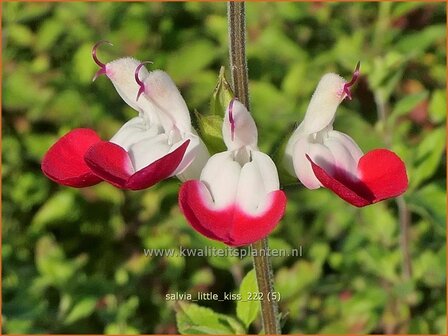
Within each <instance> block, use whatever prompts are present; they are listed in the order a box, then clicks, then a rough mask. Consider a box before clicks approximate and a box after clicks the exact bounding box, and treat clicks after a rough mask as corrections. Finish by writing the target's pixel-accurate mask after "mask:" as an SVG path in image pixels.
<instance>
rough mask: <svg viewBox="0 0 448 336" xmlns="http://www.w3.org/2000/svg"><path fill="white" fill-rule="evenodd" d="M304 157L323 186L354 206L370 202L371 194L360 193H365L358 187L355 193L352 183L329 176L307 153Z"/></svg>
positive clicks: (371, 199) (361, 205)
mask: <svg viewBox="0 0 448 336" xmlns="http://www.w3.org/2000/svg"><path fill="white" fill-rule="evenodd" d="M306 158H307V159H308V161H309V162H310V163H311V166H312V168H313V172H314V174H315V175H316V177H317V179H318V180H319V181H320V183H322V185H323V186H324V187H325V188H328V189H330V190H332V191H333V192H334V193H335V194H336V195H338V196H339V197H340V198H342V199H343V200H344V201H347V202H348V203H350V204H352V205H354V206H357V207H363V206H366V205H369V204H372V202H373V195H370V197H369V196H367V197H366V196H361V195H360V193H362V194H365V190H364V188H362V187H360V188H359V189H360V190H358V193H357V192H356V190H354V189H355V188H354V185H351V186H349V185H348V184H344V183H343V182H342V181H339V180H337V179H336V178H334V177H332V176H330V175H329V174H328V173H327V172H326V171H325V170H324V169H323V168H321V167H320V166H318V165H317V164H315V163H314V162H313V160H311V158H310V157H309V156H308V155H306Z"/></svg>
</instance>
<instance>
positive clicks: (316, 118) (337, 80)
mask: <svg viewBox="0 0 448 336" xmlns="http://www.w3.org/2000/svg"><path fill="white" fill-rule="evenodd" d="M344 84H345V80H344V78H342V77H341V76H339V75H337V74H334V73H329V74H326V75H324V76H323V77H322V79H321V80H320V82H319V84H318V85H317V88H316V91H314V93H313V96H312V97H311V101H310V104H309V105H308V109H307V111H306V114H305V118H304V120H303V128H304V129H303V130H304V132H305V133H307V134H311V133H315V132H318V131H320V130H322V129H324V128H325V127H327V126H328V125H330V124H332V123H333V120H334V115H335V113H336V109H337V108H338V106H339V104H340V103H341V102H342V100H343V97H344V95H343V94H342V90H343V87H344Z"/></svg>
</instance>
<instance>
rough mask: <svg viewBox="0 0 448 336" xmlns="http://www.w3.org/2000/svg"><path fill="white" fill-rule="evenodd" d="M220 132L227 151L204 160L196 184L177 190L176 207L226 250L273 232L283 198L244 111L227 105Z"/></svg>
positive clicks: (281, 207) (253, 128) (272, 166)
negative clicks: (206, 160) (177, 204)
mask: <svg viewBox="0 0 448 336" xmlns="http://www.w3.org/2000/svg"><path fill="white" fill-rule="evenodd" d="M234 105H235V107H234ZM222 130H223V138H224V142H225V144H226V145H227V148H228V150H227V151H225V152H221V153H217V154H215V155H213V156H212V157H211V158H210V159H209V160H208V162H207V164H206V165H205V167H204V169H203V170H202V173H201V177H200V179H199V180H191V181H187V182H185V183H184V184H183V185H182V186H181V188H180V191H179V207H180V209H181V211H182V212H183V214H184V215H185V217H186V219H187V221H188V223H189V224H190V225H191V226H192V227H193V228H194V229H195V230H196V231H198V232H199V233H201V234H203V235H204V236H206V237H208V238H210V239H214V240H218V241H221V242H223V243H225V244H227V245H230V246H243V245H248V244H251V243H253V242H255V241H257V240H260V239H262V238H264V237H266V236H267V235H268V234H269V233H270V232H271V231H272V230H273V229H274V228H275V227H276V225H277V224H278V223H279V221H280V219H281V218H282V217H283V214H284V212H285V207H286V196H285V193H284V192H283V191H282V190H279V189H280V188H279V179H278V173H277V169H276V167H275V164H274V162H272V160H271V158H270V157H269V156H268V155H266V154H264V153H262V152H260V151H259V150H258V147H257V141H258V139H257V128H256V125H255V122H254V120H253V119H252V117H251V115H250V113H249V112H248V111H247V109H246V108H245V107H244V105H242V104H241V103H240V102H238V101H232V102H231V103H230V106H229V108H228V109H227V111H226V116H225V119H224V122H223V128H222Z"/></svg>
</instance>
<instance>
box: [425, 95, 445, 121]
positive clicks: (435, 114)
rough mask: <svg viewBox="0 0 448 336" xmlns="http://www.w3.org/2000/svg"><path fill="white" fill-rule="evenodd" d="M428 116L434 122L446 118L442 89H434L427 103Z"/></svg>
mask: <svg viewBox="0 0 448 336" xmlns="http://www.w3.org/2000/svg"><path fill="white" fill-rule="evenodd" d="M428 110H429V117H430V118H431V121H432V122H434V123H442V122H443V121H445V120H446V93H445V91H444V90H435V91H434V93H433V94H432V96H431V101H430V103H429V108H428Z"/></svg>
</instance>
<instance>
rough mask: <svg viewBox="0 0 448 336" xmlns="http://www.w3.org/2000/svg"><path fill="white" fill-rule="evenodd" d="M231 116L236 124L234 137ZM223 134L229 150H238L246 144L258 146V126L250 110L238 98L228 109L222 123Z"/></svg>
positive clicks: (252, 146) (254, 147)
mask: <svg viewBox="0 0 448 336" xmlns="http://www.w3.org/2000/svg"><path fill="white" fill-rule="evenodd" d="M232 105H233V106H232ZM230 108H231V110H232V113H231V115H230V113H229V112H230V111H229V110H230ZM230 118H232V119H233V125H234V126H233V127H234V131H233V137H232V123H231V122H230ZM222 136H223V139H224V143H225V144H226V146H227V148H228V149H229V150H236V149H239V148H241V147H244V146H248V147H250V148H252V149H256V148H257V142H258V131H257V126H256V125H255V121H254V119H253V118H252V116H251V115H250V113H249V111H248V110H247V109H246V107H245V106H244V105H243V104H242V103H241V102H239V101H238V100H233V102H231V103H230V104H229V107H228V108H227V110H226V113H225V116H224V121H223V124H222Z"/></svg>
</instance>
